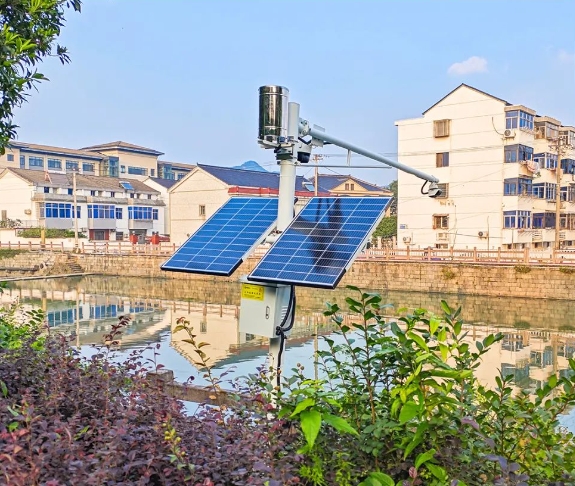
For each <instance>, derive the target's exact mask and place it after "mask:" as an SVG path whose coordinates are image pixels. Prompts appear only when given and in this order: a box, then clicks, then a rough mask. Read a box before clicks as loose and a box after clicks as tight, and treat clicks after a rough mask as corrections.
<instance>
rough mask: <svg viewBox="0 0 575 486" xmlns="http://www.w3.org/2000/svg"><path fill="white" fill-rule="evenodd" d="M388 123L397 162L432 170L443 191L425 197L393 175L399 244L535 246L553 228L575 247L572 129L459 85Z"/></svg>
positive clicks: (545, 243)
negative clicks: (394, 133) (418, 111)
mask: <svg viewBox="0 0 575 486" xmlns="http://www.w3.org/2000/svg"><path fill="white" fill-rule="evenodd" d="M396 125H397V127H398V152H399V160H400V161H401V162H403V163H405V164H407V165H409V166H411V167H414V168H417V169H420V170H422V171H424V172H427V173H430V174H433V175H435V176H437V177H438V178H439V180H440V188H441V189H442V191H443V194H442V195H441V197H438V198H436V199H431V198H428V197H426V196H424V195H422V193H421V192H422V190H423V192H425V190H426V188H425V187H423V188H422V181H421V180H420V179H417V178H416V177H414V176H412V175H409V174H406V173H403V172H401V171H400V172H399V176H398V191H399V198H398V245H399V246H400V247H407V246H413V247H415V248H417V247H420V248H425V247H436V248H451V247H453V248H463V249H464V248H470V249H471V248H477V249H495V248H508V249H510V248H513V249H518V248H525V247H530V248H542V249H545V248H549V247H553V243H554V241H555V231H559V238H560V240H561V242H562V246H563V247H573V246H574V245H575V180H574V174H575V151H574V150H575V149H574V148H575V128H574V127H572V126H562V124H561V122H560V121H559V120H556V119H554V118H551V117H547V116H540V115H538V114H537V113H536V111H535V110H533V109H532V108H529V107H526V106H523V105H519V104H511V103H509V102H507V101H505V100H502V99H500V98H497V97H495V96H493V95H490V94H488V93H485V92H483V91H480V90H478V89H476V88H473V87H471V86H468V85H465V84H462V85H460V86H459V87H457V88H456V89H454V90H453V91H451V92H450V93H448V94H447V95H446V96H445V97H443V98H442V99H441V100H439V101H438V102H437V103H435V104H434V105H433V106H431V107H430V108H428V109H427V110H426V111H424V112H423V116H422V117H420V118H413V119H407V120H400V121H398V122H396ZM558 137H561V138H562V140H563V141H564V142H565V144H566V145H565V149H566V150H565V151H564V152H563V153H562V156H561V160H558V156H557V152H556V148H555V145H556V144H557V139H558ZM558 168H559V169H560V172H559V174H558V173H557V170H558ZM558 177H559V181H560V182H559V183H558ZM558 190H559V191H560V194H561V195H560V197H561V217H560V221H559V224H556V221H555V219H556V218H555V212H556V198H555V195H556V191H558Z"/></svg>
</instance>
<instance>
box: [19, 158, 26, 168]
mask: <svg viewBox="0 0 575 486" xmlns="http://www.w3.org/2000/svg"><path fill="white" fill-rule="evenodd" d="M20 168H21V169H25V168H26V156H25V155H21V156H20Z"/></svg>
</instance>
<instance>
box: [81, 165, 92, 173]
mask: <svg viewBox="0 0 575 486" xmlns="http://www.w3.org/2000/svg"><path fill="white" fill-rule="evenodd" d="M82 171H83V172H94V164H86V163H84V164H82Z"/></svg>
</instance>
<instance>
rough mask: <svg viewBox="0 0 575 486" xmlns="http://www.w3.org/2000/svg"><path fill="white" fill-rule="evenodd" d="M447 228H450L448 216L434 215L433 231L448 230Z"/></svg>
mask: <svg viewBox="0 0 575 486" xmlns="http://www.w3.org/2000/svg"><path fill="white" fill-rule="evenodd" d="M447 228H449V216H448V215H447V214H434V215H433V229H447Z"/></svg>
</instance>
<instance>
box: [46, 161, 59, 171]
mask: <svg viewBox="0 0 575 486" xmlns="http://www.w3.org/2000/svg"><path fill="white" fill-rule="evenodd" d="M48 169H58V170H61V169H62V161H61V160H60V159H48Z"/></svg>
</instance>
